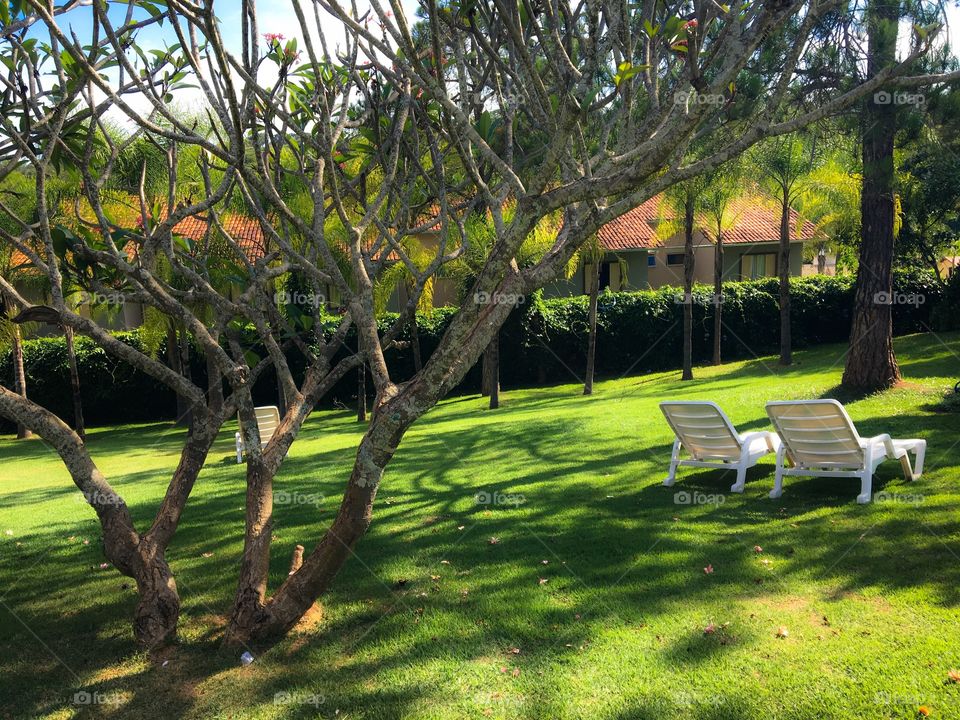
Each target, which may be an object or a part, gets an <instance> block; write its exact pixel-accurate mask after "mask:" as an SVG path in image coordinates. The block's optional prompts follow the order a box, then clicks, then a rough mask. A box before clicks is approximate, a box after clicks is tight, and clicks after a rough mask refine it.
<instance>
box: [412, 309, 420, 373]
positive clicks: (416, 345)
mask: <svg viewBox="0 0 960 720" xmlns="http://www.w3.org/2000/svg"><path fill="white" fill-rule="evenodd" d="M410 344H411V345H412V346H413V369H414V371H415V372H420V371H421V370H423V357H422V356H421V355H420V329H419V328H418V327H417V313H416V311H414V313H413V315H412V316H411V318H410Z"/></svg>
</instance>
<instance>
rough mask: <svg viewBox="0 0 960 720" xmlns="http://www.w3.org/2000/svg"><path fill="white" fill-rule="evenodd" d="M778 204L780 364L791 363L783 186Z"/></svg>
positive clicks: (786, 200) (787, 210)
mask: <svg viewBox="0 0 960 720" xmlns="http://www.w3.org/2000/svg"><path fill="white" fill-rule="evenodd" d="M781 201H782V205H781V206H780V253H779V257H778V258H777V274H778V275H779V276H780V364H781V365H790V364H792V363H793V351H792V347H791V346H792V339H791V335H790V192H789V190H788V189H786V188H784V190H783V197H782V198H781Z"/></svg>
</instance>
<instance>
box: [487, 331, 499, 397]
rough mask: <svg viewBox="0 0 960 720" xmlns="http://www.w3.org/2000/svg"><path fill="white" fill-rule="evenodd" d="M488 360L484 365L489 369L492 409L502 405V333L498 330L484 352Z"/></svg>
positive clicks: (488, 380)
mask: <svg viewBox="0 0 960 720" xmlns="http://www.w3.org/2000/svg"><path fill="white" fill-rule="evenodd" d="M484 356H485V357H486V358H487V361H486V362H485V363H484V367H485V368H486V370H487V390H488V391H489V392H490V409H491V410H496V409H497V408H498V407H500V333H499V331H498V332H497V334H496V335H494V336H493V339H492V340H491V341H490V344H489V345H488V346H487V350H486V352H485V353H484Z"/></svg>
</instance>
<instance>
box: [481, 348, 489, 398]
mask: <svg viewBox="0 0 960 720" xmlns="http://www.w3.org/2000/svg"><path fill="white" fill-rule="evenodd" d="M489 365H490V353H489V352H487V351H486V350H484V351H483V355H482V356H481V358H480V396H481V397H489V396H490V367H489Z"/></svg>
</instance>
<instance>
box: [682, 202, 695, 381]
mask: <svg viewBox="0 0 960 720" xmlns="http://www.w3.org/2000/svg"><path fill="white" fill-rule="evenodd" d="M693 222H694V205H693V198H692V197H690V198H688V199H687V202H686V205H685V207H684V219H683V233H684V241H683V375H682V376H681V378H680V379H681V380H693V273H694V270H695V263H696V258H695V257H694V255H693Z"/></svg>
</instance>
